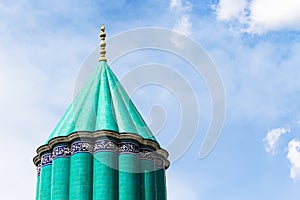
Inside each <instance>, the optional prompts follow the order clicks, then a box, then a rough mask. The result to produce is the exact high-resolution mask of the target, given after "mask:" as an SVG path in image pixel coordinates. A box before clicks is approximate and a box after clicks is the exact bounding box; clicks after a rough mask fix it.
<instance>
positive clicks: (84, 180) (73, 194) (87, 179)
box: [69, 141, 93, 200]
mask: <svg viewBox="0 0 300 200" xmlns="http://www.w3.org/2000/svg"><path fill="white" fill-rule="evenodd" d="M92 152H93V145H92V142H91V141H75V142H73V143H72V145H71V158H70V190H69V193H70V195H69V199H70V200H92V199H93V155H92Z"/></svg>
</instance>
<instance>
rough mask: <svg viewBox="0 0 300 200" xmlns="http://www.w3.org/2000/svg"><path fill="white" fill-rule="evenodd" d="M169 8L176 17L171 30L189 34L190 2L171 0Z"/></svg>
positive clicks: (190, 27) (190, 24)
mask: <svg viewBox="0 0 300 200" xmlns="http://www.w3.org/2000/svg"><path fill="white" fill-rule="evenodd" d="M169 8H170V10H171V11H174V12H175V14H176V18H177V20H176V23H175V25H174V27H173V30H174V31H177V32H179V33H181V34H183V35H186V36H189V35H190V34H191V29H192V23H191V21H190V15H191V11H192V4H191V3H190V2H189V1H185V2H182V1H181V0H171V1H170V5H169Z"/></svg>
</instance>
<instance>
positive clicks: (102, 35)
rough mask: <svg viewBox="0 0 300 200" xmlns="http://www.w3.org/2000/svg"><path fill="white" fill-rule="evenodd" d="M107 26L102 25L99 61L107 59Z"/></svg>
mask: <svg viewBox="0 0 300 200" xmlns="http://www.w3.org/2000/svg"><path fill="white" fill-rule="evenodd" d="M104 31H105V27H104V24H102V26H101V33H100V35H99V36H100V38H101V42H100V58H99V62H100V61H102V60H103V61H107V59H106V57H105V54H106V50H105V46H106V42H105V37H106V34H105V32H104Z"/></svg>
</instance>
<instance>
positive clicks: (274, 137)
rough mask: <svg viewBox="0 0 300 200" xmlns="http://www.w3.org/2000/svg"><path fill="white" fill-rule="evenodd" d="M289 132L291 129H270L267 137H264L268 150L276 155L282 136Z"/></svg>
mask: <svg viewBox="0 0 300 200" xmlns="http://www.w3.org/2000/svg"><path fill="white" fill-rule="evenodd" d="M287 132H290V129H288V128H276V129H272V130H271V131H269V132H268V133H267V135H266V137H265V138H264V139H263V141H264V142H265V149H266V151H267V152H268V153H270V154H272V155H274V154H275V153H276V148H277V146H278V141H279V139H280V137H281V136H282V135H283V134H285V133H287Z"/></svg>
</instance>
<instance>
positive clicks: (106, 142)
mask: <svg viewBox="0 0 300 200" xmlns="http://www.w3.org/2000/svg"><path fill="white" fill-rule="evenodd" d="M104 151H109V152H115V153H118V152H119V145H118V143H117V142H115V141H113V140H110V139H101V140H97V141H96V142H95V145H94V153H97V152H104Z"/></svg>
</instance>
